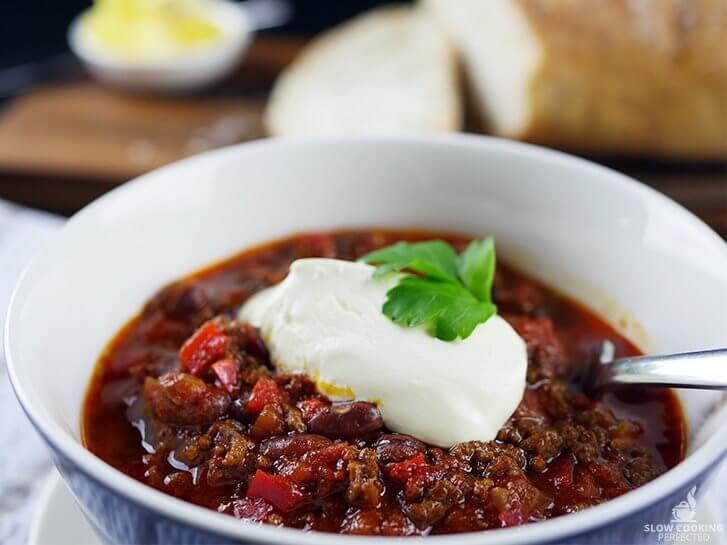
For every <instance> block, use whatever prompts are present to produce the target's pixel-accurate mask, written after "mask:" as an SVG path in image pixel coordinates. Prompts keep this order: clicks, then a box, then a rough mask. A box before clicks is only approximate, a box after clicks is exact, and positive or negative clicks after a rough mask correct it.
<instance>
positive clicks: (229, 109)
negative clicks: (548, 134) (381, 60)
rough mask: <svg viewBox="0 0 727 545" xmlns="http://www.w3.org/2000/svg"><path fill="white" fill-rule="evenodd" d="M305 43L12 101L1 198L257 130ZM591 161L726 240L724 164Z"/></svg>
mask: <svg viewBox="0 0 727 545" xmlns="http://www.w3.org/2000/svg"><path fill="white" fill-rule="evenodd" d="M304 44H305V39H304V38H301V37H294V36H292V37H291V36H281V35H261V36H258V37H257V38H256V40H255V41H254V42H253V44H252V45H251V47H250V49H249V51H248V54H247V55H246V57H245V60H244V62H243V63H242V64H241V65H240V67H239V69H238V70H237V71H236V72H235V73H234V74H233V75H232V76H231V77H230V78H229V79H228V80H227V81H225V82H224V83H222V84H221V85H219V86H218V87H217V88H215V89H212V90H211V91H209V92H207V93H205V94H201V95H197V96H191V97H169V96H167V97H150V96H141V95H130V94H125V93H122V92H117V91H114V90H112V89H109V88H107V87H104V86H102V85H100V84H98V83H96V82H94V81H92V80H90V79H88V78H87V77H83V76H81V77H75V76H71V79H70V80H69V81H64V82H62V83H55V84H49V85H45V86H42V87H39V88H37V89H34V90H32V91H31V92H29V93H27V94H25V95H24V96H21V97H19V98H17V99H16V100H13V101H10V102H9V103H7V104H6V105H5V107H4V108H3V110H2V111H0V198H6V199H11V200H14V201H17V202H20V203H23V204H27V205H30V206H35V207H38V208H43V209H46V210H53V211H56V212H61V213H65V214H70V213H72V212H74V211H76V210H78V209H79V208H80V207H81V206H83V205H84V204H86V203H87V202H89V201H91V200H92V199H94V198H96V197H97V196H99V195H101V194H102V193H104V192H105V191H108V190H109V189H111V188H113V187H114V186H116V185H118V184H120V183H122V182H124V181H126V180H129V179H131V178H134V177H135V176H138V175H139V174H142V173H144V172H147V171H149V170H151V169H152V168H155V167H158V166H161V165H163V164H166V163H169V162H171V161H175V160H177V159H181V158H183V157H187V156H189V155H191V154H194V153H198V152H200V151H204V150H206V149H211V148H215V147H219V146H224V145H227V144H231V143H234V142H241V141H246V140H251V139H255V138H260V137H262V136H264V130H263V126H262V109H263V107H264V104H265V100H266V97H267V94H268V93H269V91H270V88H271V86H272V83H273V81H274V79H275V77H276V76H277V75H278V74H279V73H280V71H281V70H282V69H283V68H284V67H285V66H286V65H287V64H288V63H289V62H290V61H291V60H292V59H293V58H294V57H295V55H296V54H297V53H298V52H299V51H300V50H301V48H302V47H303V45H304ZM599 162H604V163H605V164H608V165H610V166H613V167H614V168H616V169H617V170H621V171H623V172H626V173H627V174H629V175H631V176H633V177H635V178H637V179H639V180H641V181H644V182H645V183H647V184H649V185H651V186H652V187H654V188H656V189H658V190H659V191H662V192H663V193H666V194H667V195H668V196H670V197H672V198H673V199H675V200H677V201H678V202H680V203H682V204H683V205H684V206H686V207H687V208H689V209H690V210H692V211H693V212H695V213H696V214H697V215H699V216H700V217H701V218H702V219H703V220H704V221H705V222H707V223H708V224H709V225H710V226H711V227H712V228H714V229H715V230H716V231H717V232H719V233H721V234H722V235H723V236H727V180H726V178H725V165H724V164H723V163H722V164H708V165H705V164H689V163H668V162H663V161H652V160H625V161H619V160H618V159H613V158H608V159H606V160H603V161H599Z"/></svg>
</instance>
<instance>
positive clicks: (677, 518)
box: [671, 486, 697, 523]
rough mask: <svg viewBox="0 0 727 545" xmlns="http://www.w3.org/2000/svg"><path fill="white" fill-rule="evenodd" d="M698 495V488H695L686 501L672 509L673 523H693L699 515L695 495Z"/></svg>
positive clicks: (688, 494)
mask: <svg viewBox="0 0 727 545" xmlns="http://www.w3.org/2000/svg"><path fill="white" fill-rule="evenodd" d="M696 493H697V487H696V486H695V487H693V488H692V489H691V490H690V491H689V492H688V493H687V499H686V501H684V500H682V501H680V502H679V503H677V504H676V505H675V506H674V507H672V508H671V521H672V522H674V523H680V522H692V521H693V520H694V517H695V516H696V515H697V500H695V499H694V494H696Z"/></svg>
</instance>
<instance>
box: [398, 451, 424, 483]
mask: <svg viewBox="0 0 727 545" xmlns="http://www.w3.org/2000/svg"><path fill="white" fill-rule="evenodd" d="M426 466H427V459H426V458H425V457H424V455H423V454H417V455H416V456H412V457H411V458H407V459H406V460H404V461H402V462H398V463H396V464H394V465H392V466H391V467H390V468H389V472H388V473H389V478H390V479H392V480H394V481H399V482H401V483H406V482H407V481H408V480H409V479H411V477H412V476H413V475H414V474H415V473H416V472H417V471H418V470H419V469H420V468H423V467H426Z"/></svg>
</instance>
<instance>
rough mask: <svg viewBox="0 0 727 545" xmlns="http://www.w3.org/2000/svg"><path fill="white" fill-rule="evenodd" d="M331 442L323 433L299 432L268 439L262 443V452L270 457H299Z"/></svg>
mask: <svg viewBox="0 0 727 545" xmlns="http://www.w3.org/2000/svg"><path fill="white" fill-rule="evenodd" d="M330 444H331V440H330V439H328V438H327V437H323V436H322V435H313V434H312V433H298V434H296V435H286V436H281V437H272V438H270V439H266V440H265V441H263V442H262V443H261V444H260V454H261V455H263V456H265V457H267V458H270V459H277V458H280V457H281V456H286V457H288V458H298V457H301V456H303V454H305V453H306V452H311V451H314V450H320V449H322V448H325V447H327V446H329V445H330Z"/></svg>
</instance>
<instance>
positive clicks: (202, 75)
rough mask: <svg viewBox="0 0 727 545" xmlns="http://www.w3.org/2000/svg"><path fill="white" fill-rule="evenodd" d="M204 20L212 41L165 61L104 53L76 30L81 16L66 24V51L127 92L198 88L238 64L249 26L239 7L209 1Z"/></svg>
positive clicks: (224, 74)
mask: <svg viewBox="0 0 727 545" xmlns="http://www.w3.org/2000/svg"><path fill="white" fill-rule="evenodd" d="M209 6H210V7H209V9H210V17H211V19H212V21H213V22H214V23H216V24H217V25H218V26H219V27H220V29H221V30H222V38H221V39H220V40H219V42H218V43H215V44H212V45H210V46H209V47H205V48H200V49H199V50H194V51H190V53H189V54H187V55H185V56H180V57H175V58H172V59H165V60H149V61H143V60H133V61H132V60H124V59H120V58H118V57H116V56H114V55H109V54H108V53H106V52H104V51H103V49H100V48H99V47H98V46H96V45H95V44H94V43H93V40H91V39H89V37H88V36H87V35H86V34H85V33H84V32H83V31H82V25H81V21H82V20H83V17H84V16H85V12H84V13H81V14H80V15H79V16H78V17H76V18H75V19H74V20H73V22H72V23H71V25H70V27H69V29H68V43H69V45H70V47H71V50H72V51H73V52H74V53H75V54H76V56H77V57H78V58H80V59H81V61H83V63H84V65H85V66H86V68H87V69H88V71H89V72H91V73H92V74H93V75H94V76H95V77H96V78H98V79H99V80H101V81H103V82H104V83H107V84H109V85H113V86H116V87H120V88H123V89H129V90H132V91H149V92H162V93H178V92H188V91H196V90H198V89H202V88H204V87H207V86H209V85H212V84H213V83H216V82H217V81H219V80H221V79H222V78H223V77H225V76H226V75H228V74H229V73H230V72H231V71H232V70H233V69H234V68H235V67H236V66H237V64H238V63H239V61H240V59H241V58H242V55H243V53H244V52H245V49H246V48H247V46H248V44H249V42H250V37H251V35H252V31H253V28H252V23H251V21H250V18H249V16H248V14H247V12H246V10H245V8H243V7H242V6H241V5H239V4H236V3H234V2H231V1H229V0H214V1H212V2H210V3H209Z"/></svg>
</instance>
